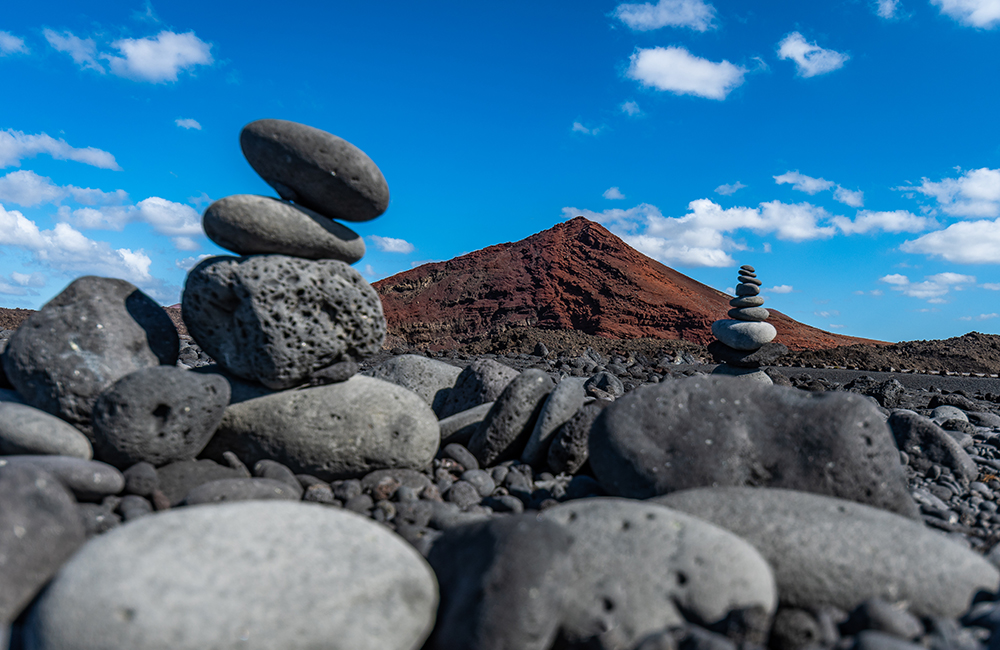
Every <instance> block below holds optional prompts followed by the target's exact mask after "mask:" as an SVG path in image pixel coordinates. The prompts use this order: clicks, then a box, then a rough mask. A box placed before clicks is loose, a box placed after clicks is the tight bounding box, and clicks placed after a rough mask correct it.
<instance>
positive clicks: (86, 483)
mask: <svg viewBox="0 0 1000 650" xmlns="http://www.w3.org/2000/svg"><path fill="white" fill-rule="evenodd" d="M28 465H30V466H32V467H37V468H39V469H41V470H43V471H45V472H48V473H49V474H51V475H52V476H54V477H55V478H56V480H58V481H59V482H60V483H62V484H63V486H65V487H66V489H68V490H69V491H70V492H72V493H73V496H74V497H76V500H77V501H100V500H101V499H103V498H104V497H106V496H109V495H112V494H118V493H119V492H121V491H122V490H124V489H125V477H124V476H123V475H122V473H121V472H119V471H118V470H117V469H115V468H114V467H112V466H111V465H107V464H105V463H101V462H98V461H96V460H84V459H83V458H73V457H71V456H36V455H20V456H0V469H2V468H4V467H24V466H28Z"/></svg>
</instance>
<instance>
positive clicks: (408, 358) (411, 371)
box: [364, 354, 462, 412]
mask: <svg viewBox="0 0 1000 650" xmlns="http://www.w3.org/2000/svg"><path fill="white" fill-rule="evenodd" d="M461 373H462V369H461V368H457V367H455V366H453V365H451V364H450V363H445V362H444V361H438V360H436V359H428V358H427V357H424V356H420V355H417V354H402V355H399V356H394V357H391V358H389V359H386V360H385V361H383V362H382V363H380V364H379V365H377V366H375V367H374V368H372V369H371V370H369V371H367V372H365V373H364V374H365V375H367V376H369V377H375V378H376V379H382V380H385V381H388V382H390V383H393V384H396V385H397V386H402V387H403V388H408V389H410V390H412V391H413V392H414V393H416V394H417V395H420V398H421V399H423V400H424V401H425V402H427V405H428V406H430V407H431V408H432V409H434V411H435V412H437V411H439V410H440V409H441V406H442V405H443V404H444V402H445V400H446V399H447V398H448V394H449V393H450V392H451V389H452V386H454V385H455V380H457V379H458V376H459V375H460V374H461Z"/></svg>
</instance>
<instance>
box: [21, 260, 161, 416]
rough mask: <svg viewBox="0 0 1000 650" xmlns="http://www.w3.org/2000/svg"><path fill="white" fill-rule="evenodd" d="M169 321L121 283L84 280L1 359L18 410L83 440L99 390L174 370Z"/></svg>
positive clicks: (30, 323)
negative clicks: (71, 429)
mask: <svg viewBox="0 0 1000 650" xmlns="http://www.w3.org/2000/svg"><path fill="white" fill-rule="evenodd" d="M179 347H180V342H179V339H178V337H177V330H176V328H174V324H173V323H172V322H171V320H170V317H169V316H167V313H166V312H165V311H163V308H162V307H160V306H159V305H158V304H157V303H156V302H154V301H153V300H152V299H151V298H150V297H149V296H147V295H146V294H144V293H143V292H141V291H139V290H138V289H136V288H135V286H133V285H132V284H129V283H128V282H125V281H124V280H115V279H112V278H99V277H94V276H84V277H81V278H77V279H76V280H74V281H73V282H71V283H70V284H69V286H67V287H66V288H65V289H63V290H62V292H61V293H60V294H59V295H57V296H56V297H55V298H53V299H52V300H50V301H49V302H47V303H46V304H45V305H44V306H43V307H42V308H41V309H40V310H39V311H37V312H36V313H34V314H32V315H31V316H30V317H29V318H28V320H26V321H25V322H24V323H22V324H21V326H20V327H19V328H17V331H16V332H14V334H13V335H12V336H11V338H10V342H9V343H8V345H7V350H6V352H5V353H4V355H3V365H4V371H5V372H6V373H7V378H8V379H9V380H10V383H11V384H12V385H13V386H14V388H16V389H17V392H18V393H19V394H20V395H21V398H22V399H23V400H24V401H25V403H27V404H30V405H31V406H34V407H35V408H39V409H42V410H43V411H45V412H47V413H51V414H52V415H56V416H58V417H60V418H62V419H64V420H66V421H67V422H69V423H70V424H72V425H74V426H76V427H77V428H78V429H80V430H81V431H83V432H84V433H89V428H90V411H91V409H92V408H93V405H94V400H96V399H97V396H98V395H100V394H101V393H102V392H103V391H104V389H106V388H107V387H108V386H110V385H111V384H113V383H115V382H116V381H118V380H119V379H121V378H122V377H124V376H125V375H127V374H129V373H130V372H135V371H136V370H139V369H140V368H147V367H149V366H157V365H168V366H172V365H174V364H175V363H177V353H178V350H179Z"/></svg>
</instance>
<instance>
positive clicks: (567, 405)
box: [521, 377, 587, 466]
mask: <svg viewBox="0 0 1000 650" xmlns="http://www.w3.org/2000/svg"><path fill="white" fill-rule="evenodd" d="M585 381H587V380H585V379H584V378H583V377H567V378H566V379H563V380H562V381H560V382H559V383H558V384H556V387H555V388H554V389H552V392H551V393H549V396H548V398H547V399H546V400H545V403H544V404H543V405H542V412H541V413H539V415H538V421H537V422H535V428H534V429H533V430H532V431H531V437H530V438H528V444H527V445H525V447H524V452H522V453H521V462H522V463H527V464H528V465H535V466H539V465H541V464H542V463H544V462H545V460H546V458H547V456H548V453H549V447H550V446H551V445H552V441H553V440H554V439H555V436H556V431H557V430H558V429H559V427H561V426H562V425H563V423H565V422H566V421H567V420H569V419H570V418H572V417H573V416H574V415H575V414H576V412H577V411H579V410H580V408H581V407H582V406H583V400H584V399H585V398H586V397H587V393H586V391H585V390H584V389H583V384H584V382H585Z"/></svg>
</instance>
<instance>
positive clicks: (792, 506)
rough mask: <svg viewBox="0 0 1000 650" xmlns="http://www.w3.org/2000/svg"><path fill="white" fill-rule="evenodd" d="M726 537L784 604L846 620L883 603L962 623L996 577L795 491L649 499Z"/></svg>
mask: <svg viewBox="0 0 1000 650" xmlns="http://www.w3.org/2000/svg"><path fill="white" fill-rule="evenodd" d="M653 501H655V502H656V503H660V504H663V505H666V506H668V507H670V508H674V509H676V510H682V511H684V512H687V513H689V514H691V515H694V516H695V517H699V518H701V519H704V520H706V521H710V522H712V523H714V524H716V525H717V526H721V527H722V528H725V529H727V530H730V531H732V532H733V533H735V534H736V535H739V536H740V537H742V538H743V539H745V540H747V541H748V542H750V543H751V544H753V545H754V546H755V547H756V548H757V550H758V551H760V552H761V554H762V555H763V556H764V557H765V558H766V559H767V561H768V562H769V563H770V564H771V567H772V568H773V569H774V575H775V579H776V580H777V584H778V596H779V598H780V599H781V602H782V603H783V604H785V605H788V606H790V607H799V608H805V609H810V610H813V611H815V610H816V609H818V608H819V607H821V606H823V605H833V606H834V607H839V608H840V609H843V610H847V611H850V610H852V609H854V608H855V607H857V606H858V605H860V604H861V603H862V602H864V601H866V600H869V599H872V598H880V599H882V600H886V601H889V602H906V603H907V606H908V608H909V611H910V612H912V613H913V614H915V615H917V616H931V617H944V618H956V617H959V616H961V615H962V614H963V613H964V612H965V611H966V610H967V609H968V607H969V605H970V604H971V602H972V598H973V596H975V594H976V592H978V591H979V590H985V591H989V592H995V591H996V590H997V587H998V586H1000V573H998V571H997V569H996V568H995V567H993V565H992V564H990V563H989V562H988V561H986V560H985V559H984V558H983V557H982V556H981V555H979V554H977V553H975V552H973V551H971V550H969V549H968V548H966V547H964V546H962V545H960V544H957V543H955V542H954V541H952V540H950V539H948V538H947V537H946V536H945V535H943V534H941V533H939V532H937V531H935V530H932V529H930V528H927V527H925V526H923V525H922V524H920V523H918V522H915V521H912V520H910V519H907V518H904V517H900V516H899V515H896V514H893V513H891V512H886V511H885V510H880V509H878V508H872V507H869V506H866V505H862V504H859V503H854V502H852V501H845V500H843V499H835V498H832V497H827V496H821V495H818V494H809V493H806V492H796V491H792V490H779V489H764V488H740V487H718V488H700V489H696V490H685V491H683V492H674V493H671V494H667V495H664V496H661V497H656V498H655V499H653Z"/></svg>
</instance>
